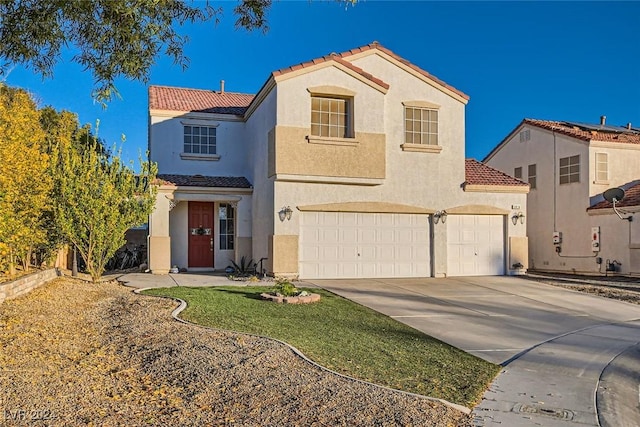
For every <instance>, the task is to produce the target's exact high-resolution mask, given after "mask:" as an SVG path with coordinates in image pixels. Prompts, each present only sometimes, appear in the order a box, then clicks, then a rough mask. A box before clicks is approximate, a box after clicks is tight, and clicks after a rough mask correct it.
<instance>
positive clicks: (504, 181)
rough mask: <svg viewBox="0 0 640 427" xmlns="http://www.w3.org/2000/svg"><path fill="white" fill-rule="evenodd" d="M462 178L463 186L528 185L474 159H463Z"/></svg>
mask: <svg viewBox="0 0 640 427" xmlns="http://www.w3.org/2000/svg"><path fill="white" fill-rule="evenodd" d="M464 176H465V184H468V185H509V186H516V187H522V186H528V185H529V184H527V183H526V182H523V181H520V180H519V179H517V178H514V177H512V176H509V175H507V174H506V173H503V172H500V171H499V170H497V169H494V168H492V167H490V166H487V165H485V164H484V163H480V162H479V161H477V160H475V159H465V163H464Z"/></svg>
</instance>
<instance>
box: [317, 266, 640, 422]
mask: <svg viewBox="0 0 640 427" xmlns="http://www.w3.org/2000/svg"><path fill="white" fill-rule="evenodd" d="M312 283H313V284H315V285H317V286H320V287H322V288H325V289H327V290H330V291H332V292H334V293H336V294H338V295H341V296H343V297H346V298H348V299H350V300H353V301H355V302H358V303H360V304H362V305H365V306H368V307H370V308H372V309H374V310H376V311H379V312H381V313H384V314H386V315H388V316H391V317H393V318H394V319H397V320H398V321H401V322H403V323H406V324H408V325H410V326H412V327H414V328H416V329H418V330H420V331H423V332H425V333H426V334H428V335H431V336H433V337H436V338H439V339H441V340H442V341H445V342H447V343H449V344H451V345H454V346H456V347H458V348H461V349H463V350H465V351H467V352H469V353H471V354H474V355H476V356H478V357H481V358H483V359H485V360H488V361H491V362H494V363H499V364H502V366H503V367H504V368H503V370H502V372H501V374H500V375H499V376H498V378H497V379H496V380H495V381H494V382H493V384H492V385H491V387H490V389H489V390H488V391H487V393H486V394H485V396H484V398H483V401H482V402H481V403H480V404H479V405H478V406H477V407H476V408H475V409H474V412H475V414H476V425H478V426H498V425H499V426H503V427H504V426H514V427H515V426H529V425H542V426H569V425H573V426H576V425H579V426H600V425H612V426H613V425H615V426H624V425H630V426H631V425H633V426H637V425H640V419H639V417H638V409H637V407H638V404H639V403H640V402H638V382H639V380H640V374H639V373H638V371H639V370H640V360H638V359H637V357H638V356H640V351H638V349H639V348H640V346H638V343H639V342H640V306H637V305H632V304H627V303H624V302H619V301H615V300H610V299H605V298H601V297H596V296H591V295H587V294H583V293H579V292H575V291H570V290H566V289H562V288H558V287H554V286H550V285H544V284H541V283H538V282H533V281H529V280H526V279H523V278H518V277H505V276H499V277H462V278H447V279H358V280H314V281H313V282H312ZM629 366H631V367H634V366H635V369H633V368H631V369H629ZM623 380H624V381H623Z"/></svg>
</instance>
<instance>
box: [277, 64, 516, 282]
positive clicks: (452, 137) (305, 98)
mask: <svg viewBox="0 0 640 427" xmlns="http://www.w3.org/2000/svg"><path fill="white" fill-rule="evenodd" d="M356 65H358V66H359V67H362V68H364V69H365V70H366V71H367V72H370V73H371V74H373V75H374V76H376V77H379V78H381V79H382V80H383V81H385V82H387V83H389V90H388V92H387V93H386V95H385V94H382V93H381V92H379V91H378V90H376V89H375V88H372V87H369V86H366V85H363V84H362V83H361V82H360V81H357V80H355V79H353V77H351V76H349V75H347V74H345V73H342V71H340V70H331V69H326V68H324V69H322V70H320V71H318V72H311V73H308V74H306V75H303V76H299V77H296V78H294V79H290V80H286V81H285V82H283V83H279V84H278V111H279V116H278V124H279V126H280V125H287V126H291V127H292V128H298V129H300V131H299V134H300V136H299V137H298V139H299V138H300V137H302V136H303V135H304V134H305V133H304V130H305V129H309V126H310V102H309V93H308V91H307V87H310V86H318V85H321V84H323V83H326V84H328V82H331V84H333V85H337V86H341V87H345V88H348V89H349V90H352V91H354V92H356V95H355V104H356V107H355V119H354V121H355V123H356V132H367V133H373V134H376V133H381V132H383V133H384V134H385V135H386V137H385V142H386V143H385V158H386V174H385V177H384V179H383V180H382V181H381V182H380V183H379V184H378V185H375V184H374V185H354V184H341V185H337V184H329V183H323V182H302V181H304V180H303V179H301V180H300V182H292V181H289V180H276V181H275V183H274V193H273V200H274V208H275V209H274V210H278V208H279V207H281V206H291V208H293V215H292V218H291V220H289V221H287V220H285V221H283V222H280V221H279V220H278V219H277V216H276V217H275V221H274V223H273V227H274V228H273V230H274V232H273V234H274V235H275V236H280V235H283V236H297V235H298V234H299V229H300V211H299V210H298V209H297V207H302V208H303V209H304V208H305V207H307V206H310V205H323V204H335V203H343V204H345V206H348V205H350V204H351V205H353V204H360V205H363V206H366V205H367V204H370V203H376V202H385V203H390V204H400V205H409V206H412V207H414V208H417V209H421V210H424V211H427V212H434V211H436V210H442V209H449V208H454V207H460V206H467V205H470V206H475V208H474V207H470V208H467V210H466V212H469V213H476V214H483V213H484V214H486V213H487V210H486V208H484V210H483V209H480V208H477V206H481V205H482V206H491V207H493V208H495V209H496V210H497V211H499V212H500V213H502V214H505V215H510V214H511V213H512V212H513V211H514V209H512V206H516V207H518V208H517V209H515V211H519V210H523V211H525V212H526V204H527V203H526V194H522V193H520V194H510V193H465V192H464V191H463V189H462V188H461V185H462V183H463V182H464V179H465V172H464V169H465V165H464V157H465V156H464V143H465V138H464V127H465V119H464V103H462V102H460V101H459V100H456V99H454V98H452V97H450V96H449V95H447V94H444V93H442V92H440V91H439V90H438V89H436V88H434V87H433V86H431V85H428V84H426V83H424V82H422V81H421V80H419V79H418V78H416V77H414V76H412V75H409V74H407V73H406V72H404V71H402V70H400V69H399V68H397V67H396V66H395V65H393V64H392V63H390V62H388V61H387V60H386V59H383V58H380V57H377V56H371V57H367V58H362V59H360V60H358V61H356ZM416 100H421V101H426V102H430V103H433V104H437V105H439V106H440V108H439V129H440V144H441V146H442V151H441V152H439V153H423V152H407V151H403V150H402V148H401V145H402V143H403V142H404V106H403V104H402V103H403V102H405V101H416ZM363 105H370V108H362V106H363ZM359 106H360V107H359ZM378 109H380V110H378ZM279 129H280V127H278V130H279ZM275 140H278V138H275ZM300 149H304V148H303V147H302V144H300ZM324 149H325V151H326V152H324V153H323V154H322V156H323V158H325V159H329V161H333V162H334V163H335V167H344V170H343V171H342V172H332V173H343V174H348V173H349V170H350V169H351V168H352V167H348V164H347V163H340V160H341V154H340V153H341V151H340V150H342V149H344V147H340V146H336V147H331V146H327V147H325V148H324ZM278 155H279V153H278ZM309 158H311V157H309ZM323 160H324V159H317V161H320V162H322V161H323ZM277 162H278V159H277V158H276V164H277ZM357 162H359V165H357V166H361V167H366V165H368V164H369V156H362V157H361V158H360V159H358V160H357ZM354 167H355V166H354ZM276 168H277V166H276ZM287 179H290V177H288V178H287ZM494 213H495V212H494ZM506 222H507V223H508V227H507V229H508V233H509V234H508V235H514V236H520V237H524V236H526V231H525V230H526V227H525V226H523V225H520V224H518V226H513V225H512V224H511V222H510V221H506ZM433 233H434V238H433V251H432V254H433V259H434V266H433V268H434V274H435V275H436V276H444V275H446V272H447V271H446V269H447V267H446V265H447V264H446V260H447V258H446V246H447V235H446V227H438V226H437V225H436V226H435V227H434V231H433ZM506 241H507V239H506V238H505V242H506ZM284 253H285V251H282V252H280V251H278V252H276V253H274V255H275V256H282V255H281V254H284ZM508 259H509V258H508V256H507V254H505V262H506V260H508ZM280 262H282V263H289V262H291V260H280V259H276V260H274V263H275V264H274V265H276V266H277V265H279V263H280ZM505 271H506V270H505Z"/></svg>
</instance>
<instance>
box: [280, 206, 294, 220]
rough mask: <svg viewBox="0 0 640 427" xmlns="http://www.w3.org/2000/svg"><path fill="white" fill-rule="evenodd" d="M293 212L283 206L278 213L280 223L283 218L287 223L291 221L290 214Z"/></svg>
mask: <svg viewBox="0 0 640 427" xmlns="http://www.w3.org/2000/svg"><path fill="white" fill-rule="evenodd" d="M292 213H293V211H292V210H291V208H290V207H289V206H283V207H282V209H280V211H279V212H278V218H280V222H282V221H284V220H285V218H286V219H287V221H289V220H291V214H292Z"/></svg>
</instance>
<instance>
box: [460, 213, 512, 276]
mask: <svg viewBox="0 0 640 427" xmlns="http://www.w3.org/2000/svg"><path fill="white" fill-rule="evenodd" d="M447 240H448V245H447V275H448V276H492V275H502V274H504V226H503V217H502V216H500V215H449V216H448V217H447Z"/></svg>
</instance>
